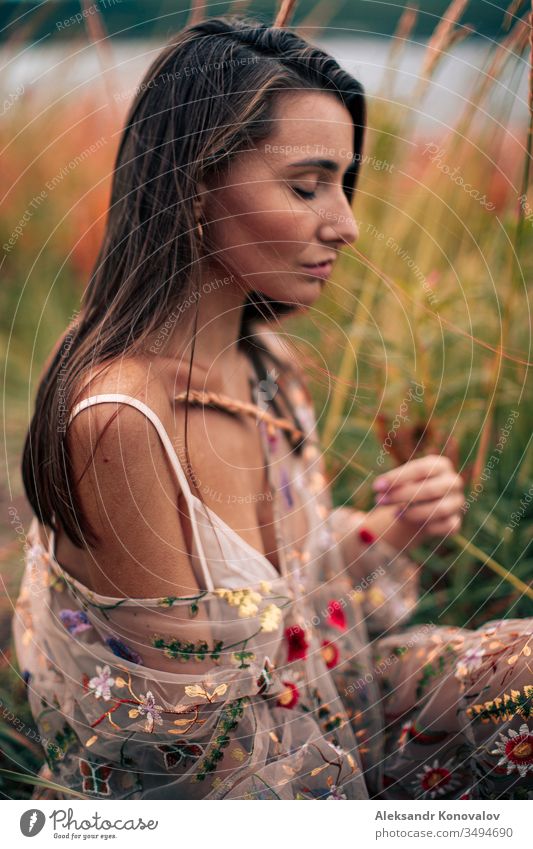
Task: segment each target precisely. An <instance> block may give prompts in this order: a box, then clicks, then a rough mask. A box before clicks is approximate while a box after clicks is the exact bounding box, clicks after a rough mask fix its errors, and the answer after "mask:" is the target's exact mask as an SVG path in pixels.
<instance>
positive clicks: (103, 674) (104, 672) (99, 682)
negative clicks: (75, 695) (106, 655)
mask: <svg viewBox="0 0 533 849" xmlns="http://www.w3.org/2000/svg"><path fill="white" fill-rule="evenodd" d="M96 672H97V673H98V674H97V675H95V676H94V678H91V680H90V681H89V689H90V690H94V695H95V698H97V699H100V698H102V699H103V700H104V702H108V701H109V699H110V698H111V687H112V686H113V684H114V683H115V679H114V678H113V677H112V676H111V670H110V668H109V666H107V664H106V666H104V667H102V666H97V667H96Z"/></svg>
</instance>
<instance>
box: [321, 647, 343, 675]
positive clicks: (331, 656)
mask: <svg viewBox="0 0 533 849" xmlns="http://www.w3.org/2000/svg"><path fill="white" fill-rule="evenodd" d="M321 651H322V657H323V658H324V660H325V662H326V666H327V668H328V669H333V668H334V667H335V666H337V664H338V662H339V657H340V652H339V649H338V646H336V645H335V643H332V642H331V640H322V648H321Z"/></svg>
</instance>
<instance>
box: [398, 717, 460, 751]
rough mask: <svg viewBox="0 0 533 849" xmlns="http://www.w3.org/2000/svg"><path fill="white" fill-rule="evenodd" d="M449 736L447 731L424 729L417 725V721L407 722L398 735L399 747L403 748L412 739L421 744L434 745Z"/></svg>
mask: <svg viewBox="0 0 533 849" xmlns="http://www.w3.org/2000/svg"><path fill="white" fill-rule="evenodd" d="M447 736H448V732H447V731H422V730H419V729H418V728H417V727H416V723H415V722H405V723H404V724H403V725H402V730H401V732H400V736H399V737H398V747H399V748H400V749H403V748H404V747H405V746H406V744H407V743H409V742H410V741H413V742H414V743H419V744H420V745H421V746H432V745H435V743H441V742H442V741H443V740H445V739H446V737H447Z"/></svg>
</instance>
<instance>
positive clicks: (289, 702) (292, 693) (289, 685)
mask: <svg viewBox="0 0 533 849" xmlns="http://www.w3.org/2000/svg"><path fill="white" fill-rule="evenodd" d="M282 684H283V685H284V687H286V690H285V691H284V692H283V693H282V694H281V696H279V697H278V699H277V700H276V704H277V705H278V706H279V707H283V708H289V709H292V708H293V707H296V705H297V704H298V702H299V700H300V691H299V690H298V687H297V686H296V684H293V682H292V681H282Z"/></svg>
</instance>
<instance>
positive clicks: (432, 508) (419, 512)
mask: <svg viewBox="0 0 533 849" xmlns="http://www.w3.org/2000/svg"><path fill="white" fill-rule="evenodd" d="M463 503H464V501H463V498H462V497H457V496H453V497H450V498H444V499H440V500H439V501H426V502H424V503H422V504H412V505H409V504H406V505H404V507H403V508H402V515H403V516H405V518H406V519H408V520H409V521H410V522H425V521H426V520H429V521H437V520H441V519H445V518H446V517H447V516H451V515H454V514H456V513H458V512H459V511H460V509H461V507H462V505H463ZM400 506H401V505H400Z"/></svg>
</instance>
